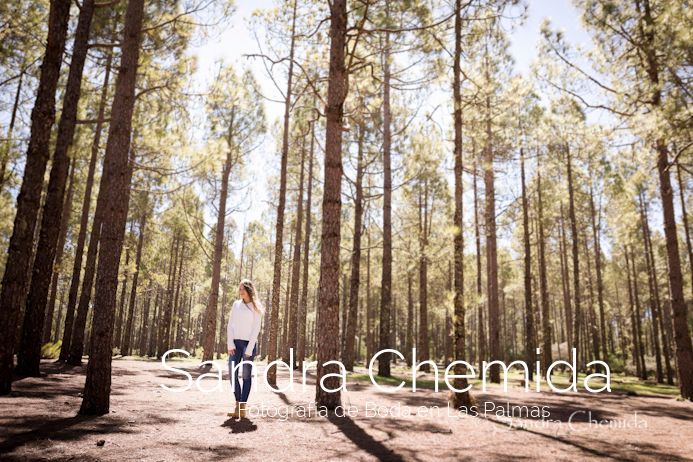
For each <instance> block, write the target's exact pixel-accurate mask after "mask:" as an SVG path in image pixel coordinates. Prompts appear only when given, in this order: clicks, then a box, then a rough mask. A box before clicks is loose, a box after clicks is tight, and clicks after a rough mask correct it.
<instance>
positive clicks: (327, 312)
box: [315, 0, 382, 409]
mask: <svg viewBox="0 0 693 462" xmlns="http://www.w3.org/2000/svg"><path fill="white" fill-rule="evenodd" d="M346 35H347V2H346V0H333V1H332V3H331V4H330V71H329V80H328V86H327V107H326V108H325V113H326V115H327V128H326V137H325V140H326V141H325V174H324V191H323V201H322V233H321V246H320V248H321V252H320V286H319V290H320V292H319V308H318V310H319V313H318V318H317V324H318V326H317V329H316V330H317V333H318V343H317V345H318V349H317V360H318V369H317V376H316V391H315V401H316V402H317V405H318V406H324V407H326V408H328V409H334V408H335V407H337V406H339V405H340V402H341V399H340V392H339V391H334V392H328V391H326V389H331V390H335V389H337V388H338V387H339V386H340V382H341V381H340V380H339V379H338V377H337V375H336V373H337V372H338V368H337V365H336V364H334V363H333V364H328V365H325V363H326V362H328V361H331V360H334V359H335V358H337V355H338V354H339V335H338V334H339V243H340V238H341V230H340V225H341V210H342V204H341V191H342V132H343V130H344V127H343V117H344V100H345V99H346V94H347V77H348V74H347V69H346V65H345V64H346V63H345V61H344V58H345V56H344V54H345V47H346ZM379 372H382V371H379ZM327 374H332V375H330V376H329V377H325V375H327ZM323 379H324V380H323ZM321 385H322V386H321Z"/></svg>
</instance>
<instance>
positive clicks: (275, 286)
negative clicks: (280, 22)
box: [267, 0, 298, 385]
mask: <svg viewBox="0 0 693 462" xmlns="http://www.w3.org/2000/svg"><path fill="white" fill-rule="evenodd" d="M297 3H298V0H294V5H293V14H292V16H293V18H292V24H291V45H290V49H289V72H288V77H287V81H286V97H285V98H284V129H283V135H282V158H281V173H280V177H279V202H278V204H277V225H276V230H275V237H274V239H275V241H274V275H273V278H272V313H271V316H270V347H269V351H268V356H267V361H268V362H271V361H274V360H275V359H277V336H278V335H279V309H278V308H279V294H280V287H281V280H282V254H283V249H284V239H283V235H284V209H285V207H286V166H287V161H288V158H289V127H290V117H291V96H292V90H293V88H292V84H293V75H294V73H293V71H294V49H295V45H296V34H295V31H296V6H297ZM267 382H268V383H269V384H271V385H276V383H277V369H276V367H275V368H271V369H270V370H269V371H268V373H267Z"/></svg>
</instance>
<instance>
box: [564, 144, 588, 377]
mask: <svg viewBox="0 0 693 462" xmlns="http://www.w3.org/2000/svg"><path fill="white" fill-rule="evenodd" d="M565 153H566V163H567V171H568V217H569V218H570V238H571V241H572V249H573V303H574V305H573V321H574V322H573V332H572V333H573V340H572V343H573V348H577V349H578V355H577V357H578V361H577V363H578V367H579V368H581V367H582V366H583V365H584V358H582V357H581V356H580V354H579V350H580V348H579V345H580V326H582V310H581V309H580V257H579V252H578V232H577V219H576V217H575V192H574V190H573V163H572V159H571V154H570V146H568V145H567V144H566V146H565ZM568 353H569V354H568V357H570V356H571V355H570V353H571V352H570V351H569V352H568Z"/></svg>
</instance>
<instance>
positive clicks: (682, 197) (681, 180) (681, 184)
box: [676, 163, 693, 298]
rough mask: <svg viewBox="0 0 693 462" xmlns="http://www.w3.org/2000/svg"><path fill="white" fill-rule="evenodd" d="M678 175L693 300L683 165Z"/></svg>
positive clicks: (692, 261) (692, 249) (692, 258)
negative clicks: (682, 175) (682, 176)
mask: <svg viewBox="0 0 693 462" xmlns="http://www.w3.org/2000/svg"><path fill="white" fill-rule="evenodd" d="M676 175H677V178H678V180H679V199H680V200H681V220H682V221H683V232H684V236H685V237H686V249H687V250H688V267H689V269H690V276H691V298H693V246H692V245H691V232H690V228H689V227H688V213H687V212H686V197H685V194H684V191H685V189H686V187H685V185H684V182H683V179H682V178H681V164H678V163H677V164H676Z"/></svg>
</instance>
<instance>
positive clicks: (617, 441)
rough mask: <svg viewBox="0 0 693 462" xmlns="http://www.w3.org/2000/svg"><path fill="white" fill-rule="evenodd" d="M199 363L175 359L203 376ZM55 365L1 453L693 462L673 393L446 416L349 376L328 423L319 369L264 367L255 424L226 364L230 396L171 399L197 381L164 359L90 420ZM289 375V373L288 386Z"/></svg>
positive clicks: (692, 414)
mask: <svg viewBox="0 0 693 462" xmlns="http://www.w3.org/2000/svg"><path fill="white" fill-rule="evenodd" d="M196 364H197V363H196V362H176V363H174V365H175V367H177V368H183V367H185V368H186V369H187V370H189V371H190V372H191V374H192V375H193V376H198V375H199V372H198V371H197V369H196ZM218 364H219V365H221V364H223V362H222V361H218ZM43 370H44V371H46V372H48V375H47V376H46V377H41V378H25V379H22V380H19V381H17V382H15V384H14V390H15V391H14V392H13V396H12V397H0V460H38V459H42V460H44V459H49V460H118V461H120V460H161V461H178V460H180V461H191V460H228V459H235V458H238V459H243V460H244V461H252V460H263V461H268V460H282V461H290V460H311V461H312V460H336V459H340V460H378V459H380V460H412V461H419V460H421V461H424V460H436V461H438V460H500V459H503V460H507V459H509V458H512V459H524V458H539V459H552V460H556V459H558V460H579V459H591V458H610V459H615V460H674V461H680V460H693V459H690V457H691V456H692V454H693V406H692V405H691V404H690V403H686V402H680V401H676V400H675V399H673V398H670V397H664V396H661V397H660V396H648V397H643V396H635V397H634V396H626V395H623V394H615V393H611V394H608V393H601V394H597V395H590V394H587V393H584V392H581V393H579V394H570V395H559V394H556V393H549V392H542V393H535V392H530V393H525V392H524V390H522V389H520V388H512V387H511V389H510V390H509V392H508V393H507V394H506V393H503V392H502V390H501V389H500V388H497V387H494V388H491V389H490V390H489V391H488V392H487V393H481V392H480V387H477V388H476V391H475V393H474V397H475V399H476V400H477V404H478V413H479V415H478V416H471V415H461V414H455V413H454V412H453V411H450V410H448V408H447V401H446V394H445V392H442V391H441V392H439V393H435V392H434V391H432V390H417V391H416V393H412V392H411V389H410V388H405V389H403V390H402V391H399V392H397V393H394V394H389V393H385V392H382V391H379V390H377V389H376V388H375V387H374V386H372V385H370V384H366V383H362V382H359V383H354V382H349V383H347V389H348V392H346V393H343V398H342V403H343V405H344V406H345V411H350V412H351V413H352V416H351V417H348V416H339V417H337V416H330V417H325V416H322V415H319V414H318V413H317V410H316V409H315V407H314V405H310V404H309V403H311V401H312V399H313V397H314V387H315V382H314V380H313V379H312V378H311V377H310V376H309V377H308V380H307V386H306V389H305V391H302V390H301V388H302V387H301V383H300V374H297V376H296V377H295V387H294V391H287V392H286V393H274V392H272V391H270V390H269V389H267V388H266V387H265V384H264V380H263V378H262V371H263V369H262V368H259V380H258V381H257V382H256V383H255V384H254V385H253V390H252V393H251V400H250V405H251V406H250V409H249V414H250V415H249V417H250V418H248V419H244V420H240V421H237V420H233V419H230V418H228V417H226V412H228V411H229V410H231V403H232V394H231V391H230V384H229V382H228V381H227V380H226V379H227V374H226V371H225V367H224V381H223V384H222V390H221V391H214V392H210V393H203V392H200V391H198V390H197V389H196V388H195V387H194V386H193V388H191V389H190V390H188V391H185V392H182V393H173V392H169V391H166V390H164V389H163V388H161V387H160V384H164V385H167V386H169V387H182V386H185V384H186V379H185V377H183V376H182V375H179V374H177V373H173V372H169V371H166V370H164V369H163V367H162V365H161V363H160V362H155V361H136V360H114V361H113V391H112V396H111V413H110V415H108V416H102V417H93V418H92V417H81V416H76V412H77V410H78V409H79V405H80V403H81V398H80V393H81V391H82V387H83V384H84V368H80V367H78V368H71V369H60V368H58V367H57V366H56V365H55V364H53V363H52V362H44V363H43ZM287 377H288V376H287V375H286V373H284V374H281V373H280V374H279V382H280V385H281V384H287V383H288V381H287ZM203 385H204V386H205V387H206V388H210V389H211V388H213V387H214V386H215V385H217V381H216V380H214V379H211V378H206V379H205V380H203ZM473 390H474V389H473ZM521 405H523V406H527V407H526V408H516V409H515V410H514V411H513V410H511V412H508V411H507V409H508V407H512V406H521ZM349 406H354V407H349ZM378 406H379V407H378ZM375 409H378V411H379V412H380V414H381V415H380V416H378V415H374V411H375ZM499 409H504V411H503V412H502V415H498V412H501V411H499ZM542 412H543V413H544V418H542V417H541V414H542ZM590 412H591V414H590ZM528 413H529V414H531V415H529V416H528ZM547 413H548V416H547V415H546V414H547ZM520 416H521V417H522V418H518V417H520ZM99 440H104V443H103V445H101V446H99V445H98V444H97V443H98V442H99Z"/></svg>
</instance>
